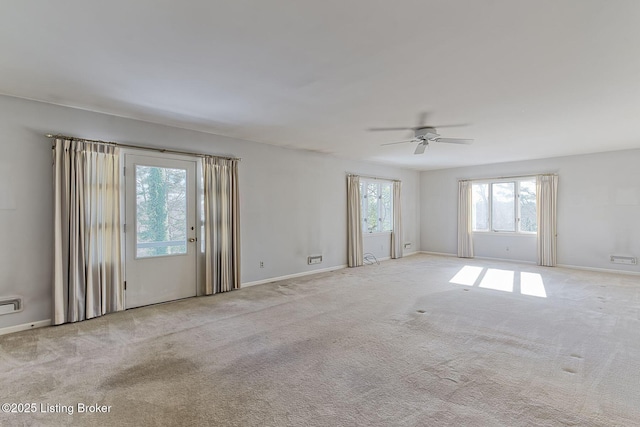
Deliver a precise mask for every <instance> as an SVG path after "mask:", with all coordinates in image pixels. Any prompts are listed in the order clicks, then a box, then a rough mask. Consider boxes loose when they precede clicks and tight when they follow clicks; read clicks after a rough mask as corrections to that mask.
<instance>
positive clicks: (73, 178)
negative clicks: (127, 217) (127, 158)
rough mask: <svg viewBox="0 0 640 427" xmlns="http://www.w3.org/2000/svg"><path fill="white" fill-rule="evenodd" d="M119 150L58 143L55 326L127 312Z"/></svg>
mask: <svg viewBox="0 0 640 427" xmlns="http://www.w3.org/2000/svg"><path fill="white" fill-rule="evenodd" d="M118 151H119V150H118V148H117V147H114V146H110V145H103V144H92V143H89V142H84V141H75V140H74V141H70V140H63V139H56V140H55V142H54V147H53V153H54V242H55V243H54V244H55V247H54V280H53V283H54V320H53V322H54V324H56V325H58V324H61V323H66V322H77V321H79V320H85V319H90V318H92V317H97V316H101V315H103V314H106V313H110V312H113V311H118V310H122V309H123V305H124V304H123V301H124V287H123V282H122V257H121V247H120V230H121V224H120V160H119V159H120V156H119V153H118Z"/></svg>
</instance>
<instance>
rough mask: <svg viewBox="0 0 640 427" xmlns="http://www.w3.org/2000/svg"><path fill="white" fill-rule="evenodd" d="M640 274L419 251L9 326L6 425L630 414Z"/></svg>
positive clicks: (636, 400)
mask: <svg viewBox="0 0 640 427" xmlns="http://www.w3.org/2000/svg"><path fill="white" fill-rule="evenodd" d="M465 265H470V266H478V267H481V269H478V270H481V274H480V276H479V277H478V280H477V281H476V283H475V286H465V285H460V284H453V283H450V280H451V279H452V278H453V277H454V276H455V275H456V274H457V273H459V272H460V270H461V269H462V268H463V267H464V266H465ZM489 269H492V270H489ZM496 272H497V273H496ZM509 272H512V273H509ZM521 272H529V273H534V274H533V276H535V274H540V276H535V277H538V278H541V279H542V282H543V284H544V290H545V292H546V294H547V297H546V298H542V297H536V296H529V295H523V292H525V293H526V292H527V290H526V289H525V284H524V283H521V280H524V276H522V275H521V274H520V273H521ZM496 274H497V275H496ZM510 275H513V280H512V282H513V283H512V285H513V287H514V289H513V291H511V292H508V291H504V290H503V291H500V290H494V289H486V288H484V287H480V286H479V284H482V286H485V287H486V286H489V287H504V286H505V283H500V282H501V280H502V279H501V278H502V277H503V276H504V277H507V278H508V277H510ZM483 277H484V279H486V280H483ZM528 277H532V276H531V275H529V276H528ZM492 281H494V282H496V283H492ZM639 282H640V280H639V279H638V277H637V276H624V275H614V274H604V273H602V274H601V273H591V272H584V271H576V270H569V269H561V268H540V267H536V266H530V265H522V264H514V263H501V262H493V261H491V262H490V261H482V260H461V259H457V258H449V257H438V256H429V255H416V256H412V257H407V258H404V259H402V260H396V261H386V262H383V263H381V264H380V265H371V266H365V267H362V268H357V269H345V270H340V271H336V272H333V273H325V274H319V275H315V276H307V277H305V278H300V279H292V280H287V281H283V282H278V283H272V284H268V285H261V286H255V287H251V288H247V289H243V290H240V291H235V292H231V293H227V294H222V295H218V296H214V297H203V298H194V299H189V300H183V301H179V302H174V303H169V304H163V305H157V306H152V307H145V308H140V309H134V310H130V311H127V312H122V313H116V314H112V315H108V316H105V317H103V318H100V319H94V320H91V321H86V322H82V323H78V324H70V325H64V326H59V327H51V328H43V329H39V330H34V331H26V332H21V333H16V334H12V335H6V336H3V337H0V370H1V371H0V384H1V387H0V395H1V399H0V400H1V401H2V403H5V402H9V403H11V402H14V403H36V405H37V408H36V413H31V414H13V413H0V424H1V425H3V426H4V425H11V426H14V425H69V424H71V425H99V426H105V425H110V426H116V425H117V426H120V425H122V426H142V425H178V426H190V425H214V426H287V425H295V426H348V425H362V426H397V425H409V426H445V425H446V426H562V425H571V426H573V425H575V426H616V425H617V426H637V425H640V292H639V290H640V286H639ZM507 287H508V284H507ZM78 403H82V404H85V405H95V404H98V405H106V406H111V408H110V412H108V413H104V414H102V413H101V414H88V413H78ZM42 405H44V409H45V410H49V412H47V413H42V409H43V406H42ZM69 406H71V408H72V409H73V414H68V413H56V412H55V411H58V410H62V411H64V410H65V408H68V407H69ZM66 412H68V411H66Z"/></svg>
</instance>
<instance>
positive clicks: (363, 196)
mask: <svg viewBox="0 0 640 427" xmlns="http://www.w3.org/2000/svg"><path fill="white" fill-rule="evenodd" d="M369 184H375V185H377V186H378V227H379V230H376V231H369V229H368V227H367V225H368V222H367V212H368V211H369V209H368V206H369V200H368V197H367V192H368V190H367V188H368V186H369ZM383 184H387V185H389V190H390V192H389V196H390V199H391V209H390V211H389V215H390V221H389V225H390V228H389V230H382V224H383V223H384V222H383V221H382V212H383V209H384V208H383V203H382V202H381V200H382V185H383ZM360 210H361V212H360V228H361V229H362V235H363V236H373V235H378V234H385V233H386V234H391V233H393V210H394V200H393V181H390V180H386V179H377V178H360Z"/></svg>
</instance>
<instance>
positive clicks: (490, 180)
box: [471, 175, 538, 236]
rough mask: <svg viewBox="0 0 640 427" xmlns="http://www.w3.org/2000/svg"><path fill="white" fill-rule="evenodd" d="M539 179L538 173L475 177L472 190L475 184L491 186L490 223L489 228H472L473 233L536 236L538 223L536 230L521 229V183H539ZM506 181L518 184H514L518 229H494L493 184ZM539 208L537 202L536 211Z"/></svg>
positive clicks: (489, 201)
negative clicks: (515, 175) (502, 176)
mask: <svg viewBox="0 0 640 427" xmlns="http://www.w3.org/2000/svg"><path fill="white" fill-rule="evenodd" d="M537 180H538V177H537V176H536V175H531V176H518V177H512V178H509V177H505V178H487V179H475V180H472V181H471V186H472V191H473V185H475V184H488V187H489V197H488V204H489V206H488V207H487V215H488V223H489V229H488V230H471V232H472V233H474V234H479V235H485V236H488V235H500V236H505V235H507V236H535V235H536V234H537V233H538V231H537V224H536V231H521V230H520V223H521V211H520V183H521V182H522V181H533V182H534V184H537ZM504 182H513V183H515V184H516V185H515V186H514V187H515V188H514V190H515V194H514V198H515V200H514V205H515V206H514V218H515V225H516V229H515V231H505V230H494V229H493V217H492V216H493V184H499V183H504ZM537 210H538V206H537V203H536V212H537ZM472 212H473V208H472Z"/></svg>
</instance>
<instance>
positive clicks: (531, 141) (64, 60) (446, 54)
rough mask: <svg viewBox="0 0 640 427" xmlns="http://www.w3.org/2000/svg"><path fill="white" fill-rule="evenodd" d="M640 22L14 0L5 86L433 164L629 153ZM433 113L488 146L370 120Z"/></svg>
mask: <svg viewBox="0 0 640 427" xmlns="http://www.w3.org/2000/svg"><path fill="white" fill-rule="evenodd" d="M638 23H640V1H637V0H629V1H621V0H602V1H593V0H564V1H557V0H530V1H518V0H484V1H480V0H466V1H456V0H446V1H445V0H440V1H434V0H416V1H408V0H397V1H393V2H391V1H372V0H349V1H345V0H340V1H334V0H328V1H315V2H309V1H293V0H291V1H285V0H270V1H261V0H234V1H224V2H223V1H207V0H183V1H180V2H177V1H169V0H164V1H160V0H133V1H132V0H127V1H123V0H110V1H105V2H87V1H86V0H76V1H71V0H58V1H51V0H46V1H42V0H40V1H36V0H29V1H19V2H18V1H5V2H2V4H1V5H0V52H2V55H0V93H4V94H7V95H12V96H18V97H24V98H30V99H36V100H42V101H46V102H51V103H56V104H62V105H68V106H74V107H78V108H83V109H88V110H93V111H99V112H105V113H109V114H115V115H119V116H125V117H131V118H136V119H141V120H147V121H151V122H158V123H165V124H169V125H175V126H179V127H184V128H190V129H196V130H202V131H206V132H211V133H215V134H220V135H227V136H234V137H238V138H243V139H248V140H253V141H258V142H264V143H269V144H274V145H279V146H285V147H292V148H299V149H305V150H311V151H318V152H325V153H331V154H334V155H336V156H341V157H347V158H353V159H362V160H370V161H375V162H383V163H389V164H395V165H400V166H404V167H410V168H415V169H422V170H426V169H437V168H445V167H452V166H464V165H473V164H483V163H494V162H502V161H511V160H522V159H532V158H544V157H553V156H562V155H569V154H578V153H590V152H598V151H609V150H619V149H625V148H637V147H640V126H639V125H638V123H639V118H640V55H639V50H638V49H639V47H640V25H639V24H638ZM422 112H429V113H430V115H429V124H435V125H438V124H451V123H467V124H468V126H465V127H460V128H442V129H441V131H440V133H441V135H442V136H443V137H460V138H475V143H474V144H473V145H471V146H465V145H453V144H435V143H433V144H431V146H430V147H429V149H428V150H427V151H426V152H425V154H424V155H420V156H418V155H413V150H414V148H415V147H414V145H413V144H400V145H394V146H384V147H383V146H381V145H380V144H383V143H385V142H392V141H397V140H404V139H408V137H410V136H411V134H410V132H408V131H392V132H371V131H369V130H368V129H369V128H371V127H387V126H392V127H396V126H414V125H415V124H416V123H417V121H418V117H419V116H420V114H421V113H422ZM90 136H91V135H88V137H90Z"/></svg>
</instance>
